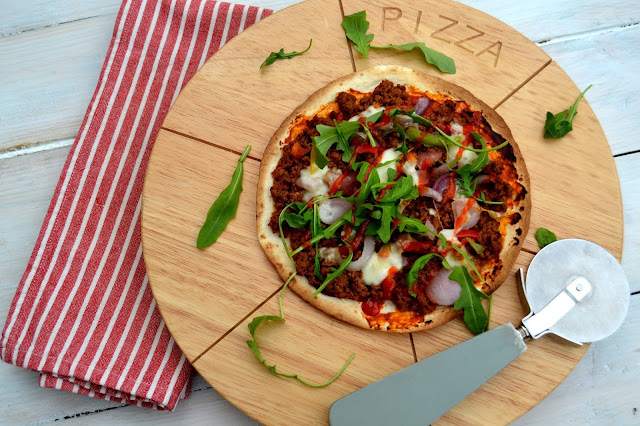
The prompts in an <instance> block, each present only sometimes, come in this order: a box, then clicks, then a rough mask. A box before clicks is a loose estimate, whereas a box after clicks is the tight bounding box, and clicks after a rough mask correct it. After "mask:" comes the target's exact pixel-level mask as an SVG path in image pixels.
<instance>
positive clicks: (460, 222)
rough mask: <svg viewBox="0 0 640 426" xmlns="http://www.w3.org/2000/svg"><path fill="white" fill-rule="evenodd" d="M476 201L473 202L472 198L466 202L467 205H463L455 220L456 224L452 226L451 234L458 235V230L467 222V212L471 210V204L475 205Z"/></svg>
mask: <svg viewBox="0 0 640 426" xmlns="http://www.w3.org/2000/svg"><path fill="white" fill-rule="evenodd" d="M475 201H476V200H474V199H473V198H469V200H468V201H467V204H465V205H464V208H463V209H462V211H461V212H460V216H458V218H457V219H456V222H455V224H454V226H453V233H454V234H456V235H457V234H458V230H459V229H460V227H461V226H462V225H464V223H465V222H466V221H467V220H469V215H468V214H469V210H471V207H472V206H473V203H475Z"/></svg>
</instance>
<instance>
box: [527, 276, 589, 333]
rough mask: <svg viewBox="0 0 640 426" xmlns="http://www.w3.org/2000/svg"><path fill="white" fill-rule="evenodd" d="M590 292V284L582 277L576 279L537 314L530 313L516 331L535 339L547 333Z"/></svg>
mask: <svg viewBox="0 0 640 426" xmlns="http://www.w3.org/2000/svg"><path fill="white" fill-rule="evenodd" d="M525 288H526V287H525ZM590 292H591V284H590V283H589V281H587V280H586V279H585V278H583V277H577V278H575V279H574V280H572V281H571V283H569V285H568V286H567V287H566V288H565V289H564V290H563V291H562V292H560V293H559V294H558V295H557V296H556V297H554V298H553V299H552V300H551V301H550V302H549V303H548V304H547V305H546V306H545V307H544V308H542V309H541V310H540V312H538V313H533V312H531V313H530V314H529V315H527V316H526V317H525V318H524V319H523V320H522V326H521V327H519V328H518V329H519V330H520V331H521V333H522V334H523V337H530V338H532V339H537V338H539V337H541V336H543V335H545V334H547V333H549V332H550V331H549V329H550V328H551V327H552V326H553V325H554V324H555V323H556V322H558V321H559V320H560V318H562V317H563V316H565V315H566V313H567V312H569V311H570V310H571V308H573V307H574V306H575V305H576V303H578V302H580V301H581V300H582V299H584V298H585V297H586V296H587V295H588V294H589V293H590Z"/></svg>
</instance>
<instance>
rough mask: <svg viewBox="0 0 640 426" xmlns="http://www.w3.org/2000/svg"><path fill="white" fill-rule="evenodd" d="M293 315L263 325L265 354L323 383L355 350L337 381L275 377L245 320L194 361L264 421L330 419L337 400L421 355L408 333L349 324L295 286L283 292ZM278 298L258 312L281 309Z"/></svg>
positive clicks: (289, 370) (221, 388)
mask: <svg viewBox="0 0 640 426" xmlns="http://www.w3.org/2000/svg"><path fill="white" fill-rule="evenodd" d="M283 304H284V309H285V318H286V322H285V323H284V324H276V323H265V324H263V325H261V326H260V328H259V329H258V333H257V335H258V341H259V342H260V348H261V352H262V355H263V356H264V358H265V359H266V360H267V361H268V362H269V364H271V365H273V364H275V365H276V366H277V368H278V370H280V371H282V372H286V373H289V374H290V373H296V374H299V375H300V376H301V377H303V378H304V379H306V380H309V381H311V382H315V383H321V382H324V381H326V380H328V379H329V378H331V377H332V376H333V375H334V374H335V373H336V372H337V371H338V370H339V369H340V368H341V367H342V365H343V364H344V362H345V361H346V360H347V359H348V358H349V356H350V355H351V354H352V353H355V354H356V356H355V358H354V359H353V361H352V362H351V365H349V368H348V369H347V371H346V372H345V373H344V374H343V375H342V376H341V377H340V378H339V379H338V380H336V381H335V382H334V383H332V384H331V385H330V386H327V387H325V388H321V389H314V388H310V387H308V386H304V385H303V384H301V383H299V382H297V381H296V380H291V379H284V378H280V377H275V376H274V375H273V374H272V373H270V372H269V371H267V369H266V368H264V366H262V365H261V364H260V363H259V362H258V360H257V359H256V358H255V357H254V355H253V354H252V353H251V351H250V350H249V348H248V347H247V344H246V343H245V341H246V340H247V339H250V335H249V331H248V330H247V324H248V323H249V322H250V321H251V318H249V319H247V320H246V321H244V322H243V323H242V324H240V325H239V326H238V327H237V328H236V329H234V330H233V331H232V332H231V333H230V334H229V335H228V336H227V337H225V338H224V339H222V340H221V341H220V342H219V343H218V344H217V345H216V346H214V347H213V348H212V349H211V350H209V351H208V352H207V353H206V354H205V355H203V356H202V358H200V359H199V360H198V361H196V362H195V363H194V367H195V368H196V369H197V370H198V371H199V372H200V374H202V376H203V377H204V378H205V379H206V380H207V381H208V382H209V383H211V384H212V385H213V386H214V388H215V389H216V390H217V391H218V392H220V393H221V394H222V395H223V396H224V397H225V398H227V399H228V400H230V401H231V402H232V403H233V404H234V405H236V406H237V407H238V408H240V410H242V411H244V412H245V413H247V414H249V415H251V417H253V418H254V419H256V420H257V421H259V422H261V423H263V424H281V425H287V424H326V423H327V422H328V418H329V406H330V404H331V403H332V402H333V401H335V400H336V399H338V398H340V397H342V396H344V395H346V394H348V393H350V392H353V391H355V390H356V389H359V388H361V387H363V386H365V385H367V384H369V383H371V382H373V381H375V380H379V379H381V378H382V377H385V376H387V375H389V374H391V373H392V372H394V371H397V370H399V369H401V368H403V367H407V366H409V365H411V364H412V363H413V362H414V359H413V351H412V349H411V342H410V339H409V335H407V334H390V333H380V332H376V331H372V330H364V329H361V328H357V327H353V326H350V325H347V324H345V323H343V322H341V321H339V320H336V319H334V318H331V317H329V316H328V315H326V314H324V313H323V312H321V311H318V310H317V309H315V308H314V307H312V306H311V305H309V304H308V303H306V302H305V301H303V300H302V299H300V298H299V297H298V296H297V295H295V294H294V293H293V292H291V291H286V292H285V295H284V297H283ZM278 312H279V308H278V298H277V297H276V296H274V297H272V298H271V299H270V300H269V301H268V302H267V303H266V304H265V305H263V306H262V307H260V309H258V310H257V311H256V312H255V314H253V315H252V317H253V316H259V315H278Z"/></svg>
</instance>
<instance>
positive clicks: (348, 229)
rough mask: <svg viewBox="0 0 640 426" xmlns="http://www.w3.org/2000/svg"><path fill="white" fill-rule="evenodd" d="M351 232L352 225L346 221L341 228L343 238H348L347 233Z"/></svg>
mask: <svg viewBox="0 0 640 426" xmlns="http://www.w3.org/2000/svg"><path fill="white" fill-rule="evenodd" d="M352 232H353V225H351V223H349V222H348V223H346V224H345V225H344V227H343V228H342V233H343V234H344V238H345V239H346V238H349V235H351V233H352Z"/></svg>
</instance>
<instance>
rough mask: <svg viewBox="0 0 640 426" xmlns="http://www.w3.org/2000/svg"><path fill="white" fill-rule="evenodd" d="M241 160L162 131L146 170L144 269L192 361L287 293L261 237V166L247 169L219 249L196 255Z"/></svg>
mask: <svg viewBox="0 0 640 426" xmlns="http://www.w3.org/2000/svg"><path fill="white" fill-rule="evenodd" d="M176 148H178V150H179V152H178V153H176ZM238 158H239V155H237V154H234V153H231V152H228V151H224V150H222V149H219V148H215V147H212V146H210V145H207V144H204V143H201V142H198V141H194V140H192V139H188V138H185V137H182V136H179V135H176V134H174V133H171V132H167V131H161V132H160V134H159V135H158V139H157V140H156V143H155V146H154V148H153V154H152V156H151V160H150V162H149V166H148V169H147V177H146V180H145V187H144V193H143V198H142V205H143V207H142V211H143V213H142V229H143V233H142V245H143V252H144V259H145V265H146V267H147V271H148V275H149V280H150V282H151V288H152V290H153V295H154V297H155V299H156V301H157V302H158V307H159V308H160V312H161V314H162V316H163V318H164V319H165V322H166V323H167V326H168V327H169V330H170V331H171V334H172V335H173V337H174V339H175V340H176V342H178V345H180V348H181V349H182V351H183V352H184V353H185V355H186V356H187V358H188V359H189V360H190V361H192V360H193V359H195V358H196V357H197V356H198V355H200V354H201V353H202V352H204V351H205V350H206V349H207V348H208V347H209V345H211V343H213V342H214V341H216V340H218V339H219V338H221V337H222V336H223V335H224V333H225V332H227V331H228V330H229V329H230V328H231V327H233V326H234V325H235V324H236V323H237V322H239V321H241V320H242V319H243V318H244V317H245V316H246V315H248V314H249V313H250V312H251V311H252V310H253V309H254V308H256V307H257V306H258V305H259V304H260V303H262V302H263V301H264V300H266V299H267V298H268V297H269V296H271V295H272V294H273V293H274V292H275V291H276V290H277V289H278V288H279V287H280V286H281V285H282V282H281V281H280V279H279V278H278V274H277V273H276V271H275V270H274V269H273V268H272V267H271V264H270V263H269V261H268V260H267V259H266V257H265V256H264V255H263V254H262V249H261V248H260V245H259V243H258V240H257V237H256V216H255V211H256V207H255V205H256V201H255V200H256V187H257V182H258V167H259V165H258V162H257V161H255V160H253V159H251V158H249V159H247V160H246V161H245V165H244V169H245V170H244V181H243V188H244V191H243V192H242V194H241V197H240V206H239V207H238V214H237V216H236V218H235V219H233V220H232V221H231V222H230V224H229V226H228V227H227V229H226V230H225V232H224V233H223V234H222V236H221V237H220V238H219V239H218V241H217V242H216V244H215V245H213V246H211V247H209V248H207V249H205V250H199V249H197V248H196V237H197V236H198V232H199V230H200V227H201V226H202V223H203V221H204V218H205V217H206V215H207V211H208V210H209V208H210V207H211V204H212V203H213V201H214V200H215V199H216V197H217V196H218V195H219V194H220V192H221V191H222V190H223V189H224V188H225V187H226V186H227V185H228V184H229V181H230V180H231V175H232V174H233V171H234V169H235V167H236V164H237V160H238ZM256 271H259V272H260V279H256V275H255V274H256Z"/></svg>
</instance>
